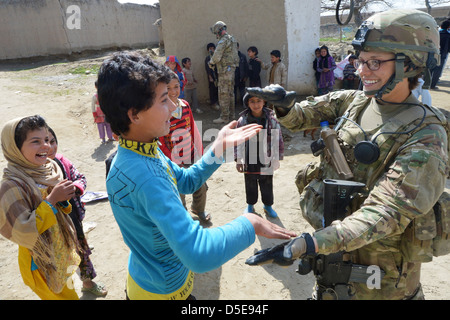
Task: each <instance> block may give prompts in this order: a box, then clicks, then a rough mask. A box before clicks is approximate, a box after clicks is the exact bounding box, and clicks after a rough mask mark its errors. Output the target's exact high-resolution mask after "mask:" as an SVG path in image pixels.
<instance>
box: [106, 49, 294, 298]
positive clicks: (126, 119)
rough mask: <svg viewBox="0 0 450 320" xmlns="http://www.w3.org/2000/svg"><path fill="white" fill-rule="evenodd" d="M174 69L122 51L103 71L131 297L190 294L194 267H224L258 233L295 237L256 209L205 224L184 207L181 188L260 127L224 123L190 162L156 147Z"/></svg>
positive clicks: (194, 184) (114, 200)
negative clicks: (216, 223)
mask: <svg viewBox="0 0 450 320" xmlns="http://www.w3.org/2000/svg"><path fill="white" fill-rule="evenodd" d="M169 72H170V71H169V69H168V68H166V67H164V66H162V65H160V64H158V63H157V62H154V61H153V60H151V59H150V58H148V57H145V56H141V55H139V54H137V53H132V52H120V53H116V54H114V55H112V56H111V57H109V58H108V59H106V60H105V61H104V62H103V64H102V66H101V68H100V71H99V75H98V96H99V102H100V107H101V109H102V110H103V112H104V113H105V115H106V119H107V121H108V122H109V123H110V124H111V128H112V130H113V132H114V133H116V134H117V135H119V137H120V138H119V148H118V151H117V155H116V156H115V157H114V159H113V161H112V163H111V168H110V171H109V173H108V176H107V181H106V186H107V191H108V198H109V201H110V204H111V208H112V211H113V213H114V217H115V219H116V221H117V223H118V225H119V227H120V230H121V232H122V236H123V239H124V241H125V243H126V244H127V246H128V247H129V248H130V256H129V261H128V278H127V297H128V298H129V299H132V300H133V299H189V298H191V297H192V296H191V292H192V288H193V273H194V272H206V271H209V270H213V269H215V268H218V267H219V266H221V265H222V264H223V263H225V262H226V261H228V260H229V259H231V258H233V257H234V256H235V255H236V254H238V253H239V252H241V251H242V250H243V249H245V248H247V247H248V246H249V245H250V244H252V243H253V242H254V240H255V234H257V235H262V236H265V237H267V238H278V239H289V238H291V237H293V236H295V234H294V233H293V232H290V231H287V230H285V229H283V228H281V227H279V226H277V225H275V224H272V223H270V222H269V221H267V220H265V219H262V218H261V217H259V216H257V215H254V214H244V215H242V216H240V217H238V218H237V219H235V220H233V221H231V222H230V223H228V224H226V225H224V226H220V227H216V228H211V229H204V228H203V227H202V226H201V225H200V223H199V222H198V221H194V220H193V219H192V218H191V216H190V214H189V213H188V212H187V211H186V209H185V208H184V207H183V204H182V202H181V199H180V196H179V193H182V194H189V193H193V192H194V191H195V190H197V189H198V188H199V187H200V186H201V185H202V184H203V183H204V182H205V181H206V180H207V179H208V178H209V177H210V176H211V174H212V173H213V172H214V171H215V170H216V169H217V168H219V166H220V164H221V163H222V161H223V159H222V154H223V152H224V150H225V149H226V148H227V146H231V147H234V146H235V145H237V144H240V143H242V142H244V141H245V140H248V139H249V138H251V137H252V136H254V135H256V134H257V133H258V131H259V130H260V129H261V126H259V125H256V124H252V125H248V126H245V127H241V128H235V127H236V121H234V122H231V123H230V124H229V125H227V126H225V127H224V128H223V129H222V130H221V131H220V132H219V134H218V137H217V138H216V140H215V141H214V142H213V144H212V146H211V148H210V149H209V150H208V151H207V152H205V154H204V156H203V157H202V158H201V159H200V160H199V161H198V162H197V163H196V164H194V165H193V166H191V167H190V168H189V169H183V168H180V167H179V166H177V165H176V164H174V163H172V162H171V161H170V160H169V159H168V158H167V157H166V156H165V155H164V154H163V153H162V152H161V151H160V149H159V148H158V145H157V141H158V137H161V136H165V135H167V134H168V133H169V126H170V118H171V114H172V112H173V111H174V110H175V108H176V106H175V105H174V104H173V103H172V102H171V100H170V99H169V98H168V96H167V83H168V82H169Z"/></svg>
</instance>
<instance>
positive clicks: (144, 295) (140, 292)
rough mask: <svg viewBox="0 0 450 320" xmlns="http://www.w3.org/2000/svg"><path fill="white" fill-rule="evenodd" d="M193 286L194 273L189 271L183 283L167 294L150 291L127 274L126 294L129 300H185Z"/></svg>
mask: <svg viewBox="0 0 450 320" xmlns="http://www.w3.org/2000/svg"><path fill="white" fill-rule="evenodd" d="M193 288H194V273H193V272H192V271H191V272H189V275H188V277H187V279H186V281H185V283H184V284H183V285H182V286H181V288H180V289H178V290H177V291H175V292H172V293H169V294H158V293H152V292H149V291H146V290H144V289H142V288H141V287H140V286H139V285H138V284H137V283H136V282H135V281H134V280H133V278H132V277H131V276H130V274H128V278H127V296H128V298H129V299H130V300H186V299H187V297H188V296H189V295H190V294H191V292H192V289H193Z"/></svg>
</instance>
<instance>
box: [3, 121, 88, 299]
mask: <svg viewBox="0 0 450 320" xmlns="http://www.w3.org/2000/svg"><path fill="white" fill-rule="evenodd" d="M1 143H2V151H3V155H4V156H5V159H6V160H7V166H6V168H5V169H4V171H3V179H2V181H1V185H0V234H2V235H3V236H4V237H5V238H7V239H9V240H11V241H13V242H15V243H17V244H18V245H19V257H18V260H19V269H20V273H21V275H22V279H23V281H24V283H25V284H26V285H27V286H29V287H30V288H31V289H32V290H33V292H35V293H36V294H37V295H38V296H39V297H40V298H41V299H43V300H62V299H78V295H77V293H76V292H75V290H74V289H73V285H72V283H71V276H72V274H73V273H74V272H75V270H76V269H77V268H78V265H79V263H80V257H79V254H80V253H81V249H80V248H79V246H78V242H77V240H76V233H75V228H74V226H73V223H72V221H71V219H70V217H69V215H68V214H69V213H70V212H71V210H72V207H71V205H70V203H69V202H68V201H67V200H68V199H70V198H72V196H73V195H74V194H75V186H74V185H73V182H71V181H67V180H63V175H62V171H61V169H60V168H59V166H58V165H57V164H56V163H55V162H54V161H52V160H50V159H48V158H47V154H48V151H49V149H50V144H49V138H48V129H47V124H46V122H45V120H44V119H43V118H42V117H41V116H38V115H36V116H30V117H25V118H18V119H14V120H11V121H9V122H7V123H6V124H5V126H4V128H3V130H2V133H1Z"/></svg>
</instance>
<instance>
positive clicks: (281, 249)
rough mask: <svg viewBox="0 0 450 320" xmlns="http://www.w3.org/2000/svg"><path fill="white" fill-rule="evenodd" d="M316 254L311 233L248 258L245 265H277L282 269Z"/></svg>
mask: <svg viewBox="0 0 450 320" xmlns="http://www.w3.org/2000/svg"><path fill="white" fill-rule="evenodd" d="M315 253H316V249H315V245H314V240H313V239H312V237H311V235H310V234H309V233H303V234H302V235H301V236H300V237H297V238H294V239H292V240H291V241H288V242H285V243H282V244H279V245H277V246H275V247H272V248H267V249H263V250H260V251H258V252H256V253H255V255H253V256H251V257H250V258H248V259H247V260H246V261H245V263H246V264H248V265H251V266H257V265H263V264H267V263H275V264H278V265H280V266H282V267H287V266H290V265H291V264H292V263H293V262H294V261H295V259H298V258H300V257H303V256H304V255H314V254H315Z"/></svg>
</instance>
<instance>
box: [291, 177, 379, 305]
mask: <svg viewBox="0 0 450 320" xmlns="http://www.w3.org/2000/svg"><path fill="white" fill-rule="evenodd" d="M364 186H365V184H364V183H359V182H354V181H347V180H334V179H325V180H324V218H323V226H324V227H327V226H329V225H330V224H331V223H332V222H333V221H335V220H342V219H344V218H345V216H346V213H347V206H348V205H349V204H350V202H351V200H352V199H353V198H354V194H355V193H356V192H358V191H359V190H360V189H362V188H363V187H364ZM347 255H348V254H346V253H345V252H343V251H341V252H337V253H333V254H329V255H323V254H319V255H315V256H312V257H308V256H307V257H305V258H303V259H301V260H300V262H299V266H298V269H297V272H298V273H299V274H301V275H305V274H308V273H309V272H310V271H313V272H314V275H315V277H316V282H317V299H318V300H348V299H350V298H351V296H352V295H353V291H352V289H353V288H352V286H351V284H349V282H359V283H367V282H368V280H369V278H370V277H371V275H372V272H371V271H370V269H368V268H369V266H363V265H358V264H353V263H352V262H351V261H348V260H345V258H347V259H348V257H347ZM380 274H381V277H383V276H384V274H385V273H384V271H383V270H381V272H380Z"/></svg>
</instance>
